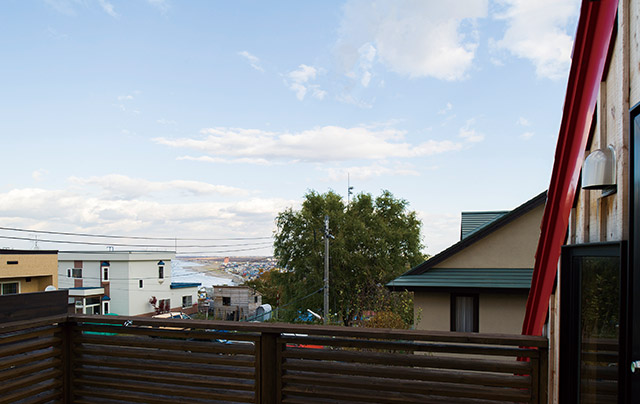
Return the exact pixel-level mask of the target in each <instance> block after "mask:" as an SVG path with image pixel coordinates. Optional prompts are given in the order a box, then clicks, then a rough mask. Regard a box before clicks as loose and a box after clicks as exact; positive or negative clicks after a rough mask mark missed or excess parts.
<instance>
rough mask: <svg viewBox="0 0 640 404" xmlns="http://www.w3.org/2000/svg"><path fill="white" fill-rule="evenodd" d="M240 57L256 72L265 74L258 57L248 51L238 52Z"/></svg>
mask: <svg viewBox="0 0 640 404" xmlns="http://www.w3.org/2000/svg"><path fill="white" fill-rule="evenodd" d="M238 55H240V56H242V57H243V58H245V59H247V61H248V62H249V64H250V65H251V67H253V68H254V69H255V70H258V71H260V72H264V69H263V68H262V66H260V59H259V58H258V57H257V56H254V55H252V54H250V53H249V52H247V51H242V52H238Z"/></svg>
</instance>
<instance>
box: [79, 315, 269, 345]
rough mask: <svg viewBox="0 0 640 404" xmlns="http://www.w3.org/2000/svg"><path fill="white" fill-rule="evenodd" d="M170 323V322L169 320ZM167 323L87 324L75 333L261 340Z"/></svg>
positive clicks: (251, 336)
mask: <svg viewBox="0 0 640 404" xmlns="http://www.w3.org/2000/svg"><path fill="white" fill-rule="evenodd" d="M169 321H170V320H169ZM167 327H169V325H168V324H166V323H165V325H164V328H150V327H148V326H144V327H123V326H122V325H121V324H111V325H105V324H99V323H96V324H92V323H85V324H82V325H81V326H75V327H73V330H74V331H85V332H87V331H88V332H100V333H115V334H126V335H146V336H153V337H161V338H173V339H194V340H200V339H201V340H216V339H220V340H228V341H247V342H256V341H259V340H260V334H256V333H252V334H245V333H236V332H223V331H204V330H192V329H172V328H174V327H169V328H167Z"/></svg>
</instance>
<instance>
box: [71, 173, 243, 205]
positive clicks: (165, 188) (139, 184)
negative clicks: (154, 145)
mask: <svg viewBox="0 0 640 404" xmlns="http://www.w3.org/2000/svg"><path fill="white" fill-rule="evenodd" d="M69 182H71V183H72V184H74V185H78V186H81V187H86V186H96V187H98V188H100V189H102V190H103V191H105V193H104V195H108V197H109V198H118V199H126V200H130V199H134V198H140V197H143V196H148V195H151V194H158V193H170V194H173V195H175V194H181V193H182V194H187V195H189V196H203V195H215V194H218V195H247V194H248V192H247V191H245V190H242V189H240V188H235V187H230V186H226V185H213V184H209V183H206V182H200V181H188V180H172V181H163V182H159V181H149V180H145V179H141V178H131V177H128V176H126V175H119V174H109V175H104V176H101V177H89V178H79V177H70V178H69Z"/></svg>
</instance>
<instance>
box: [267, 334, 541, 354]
mask: <svg viewBox="0 0 640 404" xmlns="http://www.w3.org/2000/svg"><path fill="white" fill-rule="evenodd" d="M278 342H279V343H282V344H297V345H317V346H328V347H349V348H362V349H377V350H395V351H412V352H447V353H457V354H465V355H492V356H513V357H524V358H530V357H538V351H537V350H535V349H524V348H517V347H513V348H507V347H503V346H482V345H458V344H436V343H424V342H396V341H380V340H378V341H372V340H364V339H346V338H321V337H281V338H278Z"/></svg>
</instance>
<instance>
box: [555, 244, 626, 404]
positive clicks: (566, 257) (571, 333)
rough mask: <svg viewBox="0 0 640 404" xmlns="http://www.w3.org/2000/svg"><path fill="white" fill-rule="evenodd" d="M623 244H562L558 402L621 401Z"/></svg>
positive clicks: (622, 369) (622, 380)
mask: <svg viewBox="0 0 640 404" xmlns="http://www.w3.org/2000/svg"><path fill="white" fill-rule="evenodd" d="M625 245H626V243H597V244H583V245H577V246H565V247H563V250H562V261H561V271H560V274H561V278H560V288H561V290H560V299H561V301H560V310H561V313H560V321H561V323H560V330H561V332H560V395H561V400H560V402H563V403H564V402H567V403H623V402H626V401H624V396H625V394H624V392H623V390H624V386H625V382H624V378H625V374H624V373H625V369H624V368H623V367H622V365H621V364H623V363H624V353H625V349H624V348H623V346H624V341H625V340H626V338H625V337H624V331H625V327H624V323H625V321H624V319H625V316H626V313H627V312H626V309H625V305H624V304H623V301H624V292H623V290H624V284H625V283H626V281H624V279H625V278H626V273H627V270H626V259H625V257H626V248H625Z"/></svg>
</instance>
